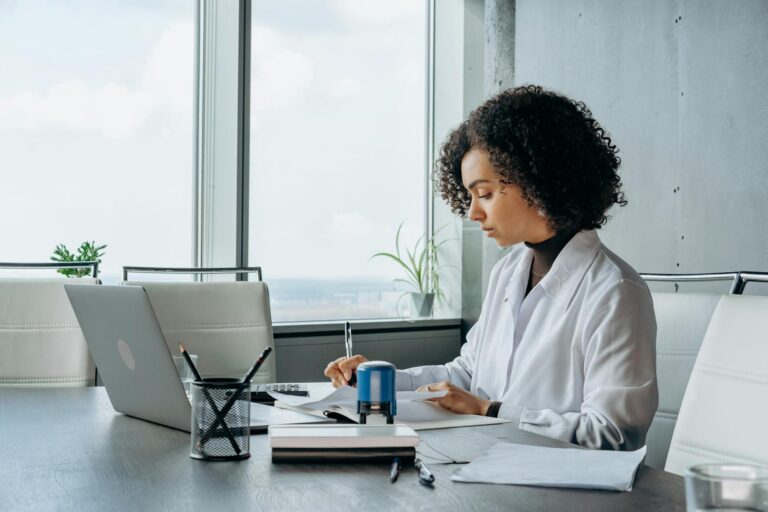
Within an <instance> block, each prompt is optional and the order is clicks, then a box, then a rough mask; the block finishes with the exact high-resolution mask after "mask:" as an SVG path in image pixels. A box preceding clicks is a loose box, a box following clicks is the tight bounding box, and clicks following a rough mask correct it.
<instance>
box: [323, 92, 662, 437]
mask: <svg viewBox="0 0 768 512" xmlns="http://www.w3.org/2000/svg"><path fill="white" fill-rule="evenodd" d="M617 153H618V150H617V148H616V146H615V145H613V143H612V142H611V139H610V138H609V137H608V135H607V134H606V133H605V131H604V130H603V128H602V127H601V126H600V125H599V124H598V123H597V121H595V120H594V119H593V118H592V114H591V113H590V111H589V110H588V109H587V107H586V106H585V105H584V104H583V103H577V102H575V101H572V100H570V99H568V98H565V97H563V96H560V95H558V94H555V93H553V92H550V91H546V90H544V89H542V88H541V87H536V86H525V87H518V88H515V89H511V90H508V91H504V92H502V93H500V94H498V95H497V96H495V97H493V98H491V99H490V100H488V101H487V102H485V103H484V104H483V105H481V106H480V107H479V108H478V109H476V110H475V111H474V112H472V113H471V114H470V116H469V119H468V120H467V121H465V122H464V123H462V124H461V125H460V126H459V127H458V128H456V129H455V130H454V131H453V132H452V133H451V134H450V135H449V136H448V139H447V141H446V142H445V144H444V145H443V147H442V150H441V154H440V158H439V160H438V162H437V164H436V179H437V184H438V187H439V189H440V192H441V194H442V197H443V199H445V200H446V201H447V202H448V203H449V205H450V206H451V208H452V210H453V211H454V212H455V213H457V214H459V215H462V216H464V215H466V216H468V217H469V218H470V219H471V220H473V221H476V222H479V223H480V226H481V227H482V229H483V231H484V232H485V233H486V235H487V236H489V237H491V238H493V239H494V240H495V241H496V242H497V243H498V244H499V245H500V246H502V247H510V246H514V247H513V248H512V250H511V251H510V252H509V254H507V255H506V256H505V257H504V258H502V259H501V260H500V261H499V262H498V263H497V264H496V266H495V267H494V269H493V271H492V273H491V276H490V281H489V285H488V292H487V295H486V297H485V301H484V303H483V308H482V312H481V314H480V318H479V319H478V321H477V323H476V324H475V325H474V327H472V329H471V330H470V331H469V332H468V333H467V342H466V343H465V344H464V345H463V347H462V349H461V355H459V356H458V357H457V358H456V359H454V360H453V361H451V362H449V363H447V364H445V365H436V366H422V367H417V368H410V369H407V370H402V371H398V374H397V387H398V389H401V390H405V389H416V388H419V389H428V390H432V391H437V390H446V391H447V394H446V395H445V396H444V397H442V398H439V399H435V401H436V402H437V403H439V404H440V405H442V406H443V407H446V408H448V409H451V410H453V411H455V412H457V413H465V414H485V415H490V416H498V417H503V418H508V419H510V420H511V421H512V422H513V423H515V424H516V425H517V426H518V427H519V428H521V429H524V430H529V431H531V432H535V433H538V434H543V435H546V436H549V437H553V438H557V439H562V440H565V441H570V442H574V443H578V444H580V445H583V446H586V447H590V448H607V449H614V450H633V449H636V448H639V447H641V446H642V445H644V444H645V434H646V432H647V430H648V426H649V425H650V423H651V420H652V419H653V414H654V412H655V411H656V407H657V405H658V390H657V386H656V359H655V339H656V320H655V318H654V313H653V305H652V302H651V296H650V293H649V292H648V288H647V286H646V285H645V283H644V282H643V280H642V279H641V278H640V277H639V276H638V274H637V273H636V272H635V271H634V270H633V269H632V267H630V266H629V265H628V264H627V263H625V262H624V261H623V260H621V259H620V258H619V257H618V256H616V255H615V254H613V253H612V252H611V251H609V250H608V249H607V248H606V247H605V246H603V245H602V243H601V242H600V239H599V238H598V236H597V233H596V232H595V230H596V229H599V228H600V227H601V226H602V225H603V224H605V222H606V221H607V219H608V218H607V216H606V211H607V210H608V209H609V208H610V207H611V206H612V205H614V204H619V205H620V206H624V205H625V204H626V201H625V200H624V196H623V194H622V192H621V180H620V179H619V176H618V174H617V169H618V167H619V164H620V160H619V158H618V156H617ZM364 361H366V359H365V357H363V356H360V355H357V356H353V357H351V358H341V359H338V360H336V361H334V362H332V363H330V364H329V365H328V367H327V368H326V370H325V375H326V376H327V377H329V378H331V379H332V381H333V384H334V385H335V386H341V385H344V384H346V383H347V381H348V380H349V379H350V377H351V375H352V372H353V370H354V368H355V367H357V365H359V364H360V363H362V362H364Z"/></svg>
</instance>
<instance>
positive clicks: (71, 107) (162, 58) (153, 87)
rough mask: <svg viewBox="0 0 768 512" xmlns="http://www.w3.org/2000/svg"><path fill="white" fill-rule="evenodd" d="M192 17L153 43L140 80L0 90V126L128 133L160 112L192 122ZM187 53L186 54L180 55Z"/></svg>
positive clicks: (119, 135) (74, 82)
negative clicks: (10, 92)
mask: <svg viewBox="0 0 768 512" xmlns="http://www.w3.org/2000/svg"><path fill="white" fill-rule="evenodd" d="M193 37H194V32H193V26H192V22H191V21H184V22H176V23H174V24H172V25H170V26H169V28H168V29H166V31H165V32H164V33H163V34H162V35H161V37H160V39H159V41H158V44H157V45H156V46H155V47H154V48H153V50H152V52H151V53H150V55H149V58H148V59H147V64H146V67H145V69H144V72H143V74H142V78H141V79H140V81H139V83H138V84H136V85H134V86H132V87H131V86H129V85H124V84H118V83H114V82H109V83H107V84H105V85H102V86H93V85H90V84H88V83H86V82H84V81H83V80H80V79H78V78H73V79H69V80H66V81H63V82H59V83H57V84H53V85H51V86H50V87H48V88H47V89H46V90H44V91H42V92H39V91H28V92H21V93H17V94H14V95H9V96H2V95H0V130H7V131H23V132H39V131H43V130H50V129H61V130H65V131H68V132H95V133H97V134H100V135H102V136H103V137H106V138H112V139H120V138H126V137H130V136H131V135H133V134H135V133H137V132H138V131H140V130H141V129H142V128H144V127H145V126H146V125H147V123H148V122H149V121H150V119H151V118H152V117H153V116H154V115H156V114H158V113H168V112H170V113H171V115H170V116H163V117H164V118H166V119H167V118H170V119H175V120H176V122H178V123H184V122H186V123H187V124H189V123H191V116H190V113H191V110H192V92H193V91H192V84H193V81H192V77H193V65H194V63H193V55H192V52H191V51H190V50H191V48H192V45H193V43H194V39H193ZM180 55H181V56H183V55H188V58H187V59H184V58H179V56H180Z"/></svg>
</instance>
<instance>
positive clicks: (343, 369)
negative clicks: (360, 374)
mask: <svg viewBox="0 0 768 512" xmlns="http://www.w3.org/2000/svg"><path fill="white" fill-rule="evenodd" d="M366 361H368V359H367V358H366V357H365V356H360V355H357V356H352V357H340V358H338V359H337V360H335V361H332V362H330V363H328V366H326V367H325V372H323V373H324V374H325V376H326V377H328V378H329V379H331V383H332V384H333V387H335V388H340V387H341V386H346V385H347V384H348V383H349V379H351V378H352V375H353V374H354V371H355V368H357V367H358V366H360V365H361V364H363V363H364V362H366Z"/></svg>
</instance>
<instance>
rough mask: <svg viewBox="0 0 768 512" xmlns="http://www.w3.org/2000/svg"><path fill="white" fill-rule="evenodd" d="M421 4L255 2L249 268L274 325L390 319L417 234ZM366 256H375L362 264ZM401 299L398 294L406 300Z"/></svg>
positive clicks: (420, 209)
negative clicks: (257, 269) (403, 247)
mask: <svg viewBox="0 0 768 512" xmlns="http://www.w3.org/2000/svg"><path fill="white" fill-rule="evenodd" d="M425 16H426V3H425V2H423V1H414V0H400V1H383V0H377V1H371V0H366V1H361V0H342V1H330V0H323V1H320V0H305V1H299V0H292V1H285V0H254V2H253V18H252V61H251V85H252V88H251V141H250V147H251V153H250V165H251V174H250V180H251V195H250V215H251V218H250V247H249V250H250V264H252V265H259V266H262V267H263V269H264V279H265V281H266V282H267V283H269V285H270V291H271V295H272V300H273V304H272V316H273V319H274V320H277V321H287V320H330V319H342V318H372V317H392V316H395V315H396V311H395V305H396V303H397V301H398V298H399V297H400V296H401V293H402V292H400V291H396V290H394V289H393V284H392V280H393V279H394V278H398V277H403V276H402V275H401V271H400V269H398V268H397V266H396V265H395V264H394V263H393V262H391V261H385V260H384V259H381V258H377V259H374V260H370V257H371V256H372V255H373V254H375V253H377V252H380V251H392V250H394V239H395V232H396V230H397V227H398V225H399V224H400V223H401V222H405V227H404V228H403V234H404V240H405V241H406V242H408V243H411V244H412V243H413V242H415V241H416V239H417V238H418V237H419V236H420V235H421V234H422V233H423V230H424V215H425V211H426V206H425V204H426V198H425V163H424V161H425V156H424V148H425V105H424V98H425V94H426V93H425V75H426V67H425V66H426V64H425V53H426V49H425V44H426V19H425ZM369 260H370V261H369ZM403 302H404V301H403Z"/></svg>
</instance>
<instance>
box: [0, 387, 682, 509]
mask: <svg viewBox="0 0 768 512" xmlns="http://www.w3.org/2000/svg"><path fill="white" fill-rule="evenodd" d="M421 436H422V440H423V441H426V443H428V444H429V445H430V446H433V447H436V448H437V447H441V446H447V447H451V446H453V447H462V449H467V448H475V449H479V448H482V446H490V445H491V444H493V443H494V442H496V441H497V440H502V439H505V440H509V441H513V442H519V443H528V444H536V445H542V446H562V445H563V443H560V442H558V441H554V440H551V439H548V438H544V437H541V436H537V435H535V434H531V433H528V432H523V431H519V430H517V429H516V428H514V427H513V426H511V425H509V424H504V425H491V426H484V427H472V428H458V429H446V430H434V431H425V432H421ZM0 440H1V441H2V447H1V448H0V510H2V511H6V510H8V511H11V510H13V511H17V510H77V511H84V510H99V511H108V512H117V511H123V510H131V511H141V510H168V511H172V510H206V511H210V510H222V511H230V510H232V511H235V510H249V511H252V510H279V511H281V512H282V511H290V510H307V511H313V512H314V511H316V510H333V511H334V512H345V511H376V510H398V511H402V510H440V511H441V512H447V511H449V510H461V511H469V510H478V511H486V510H502V509H503V510H521V511H547V512H552V511H558V510H566V511H568V512H578V511H590V512H594V511H622V512H633V511H641V510H642V511H653V512H661V511H666V510H670V511H673V510H679V511H682V510H684V509H685V506H684V503H685V498H684V490H683V480H682V478H680V477H678V476H676V475H672V474H670V473H665V472H664V471H660V470H657V469H653V468H649V467H643V468H641V470H640V472H639V474H638V478H637V482H636V485H635V489H634V490H633V491H632V492H629V493H613V492H603V491H579V490H569V489H546V488H536V487H520V486H511V485H485V484H462V483H455V482H451V481H450V480H449V477H450V475H451V474H452V473H453V472H454V471H455V468H456V466H454V465H440V464H431V465H430V469H432V472H433V473H435V475H436V477H437V482H436V486H435V488H434V489H429V488H426V487H423V486H421V485H419V484H418V482H417V478H416V473H415V470H414V469H413V468H406V469H404V470H403V472H402V474H401V475H400V478H399V480H398V481H397V482H396V483H395V484H390V483H389V479H388V471H389V468H388V467H387V466H386V465H372V464H370V465H309V464H302V465H298V464H297V465H288V464H281V465H273V464H272V463H271V460H270V452H269V446H268V440H267V436H266V435H261V436H253V437H252V438H251V454H252V455H251V458H250V459H248V460H246V461H243V462H223V463H222V462H200V461H197V460H192V459H190V458H189V456H188V454H189V435H188V434H185V433H183V432H180V431H176V430H172V429H169V428H165V427H160V426H156V425H153V424H151V423H147V422H145V421H141V420H137V419H134V418H130V417H127V416H123V415H121V414H117V413H115V412H114V410H113V409H112V406H111V404H110V403H109V399H108V398H107V395H106V391H105V390H104V388H78V389H0Z"/></svg>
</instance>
